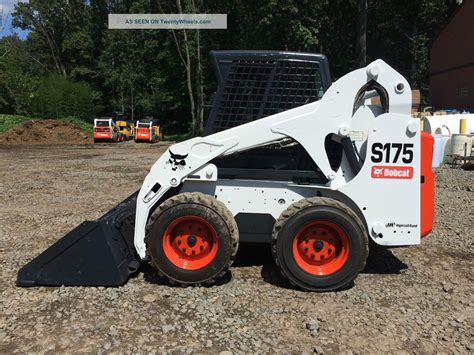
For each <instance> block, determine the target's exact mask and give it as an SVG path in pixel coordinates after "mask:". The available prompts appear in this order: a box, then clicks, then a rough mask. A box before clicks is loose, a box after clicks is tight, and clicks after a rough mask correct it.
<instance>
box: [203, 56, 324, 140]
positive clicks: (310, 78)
mask: <svg viewBox="0 0 474 355" xmlns="http://www.w3.org/2000/svg"><path fill="white" fill-rule="evenodd" d="M212 54H213V56H214V61H215V65H216V68H215V69H216V73H217V75H218V77H219V79H220V82H219V87H218V90H217V92H216V94H215V97H214V100H213V105H212V109H211V112H210V114H209V119H208V124H207V125H206V130H205V134H206V135H207V134H211V133H214V132H219V131H222V130H225V129H228V128H232V127H235V126H239V125H241V124H244V123H248V122H251V121H254V120H257V119H260V118H263V117H267V116H270V115H273V114H276V113H279V112H282V111H286V110H289V109H292V108H295V107H298V106H301V105H305V104H307V103H310V102H313V101H317V100H319V99H320V98H321V97H322V96H323V94H324V91H325V90H326V89H327V87H328V86H329V84H330V79H329V69H328V68H327V60H326V58H325V57H324V56H321V55H312V54H305V55H302V54H298V53H290V52H267V53H265V52H256V53H252V52H232V51H230V52H213V53H212Z"/></svg>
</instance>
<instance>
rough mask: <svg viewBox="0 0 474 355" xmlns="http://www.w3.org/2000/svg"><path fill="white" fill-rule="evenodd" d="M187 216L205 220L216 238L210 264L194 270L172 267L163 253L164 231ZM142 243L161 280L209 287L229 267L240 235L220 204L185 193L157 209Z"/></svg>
mask: <svg viewBox="0 0 474 355" xmlns="http://www.w3.org/2000/svg"><path fill="white" fill-rule="evenodd" d="M189 216H194V217H195V218H199V219H202V220H205V221H206V222H207V224H208V225H210V226H212V228H213V229H214V231H215V236H216V237H217V239H216V240H217V243H216V249H217V251H216V253H215V256H213V258H212V259H211V261H210V262H209V264H207V265H205V266H203V267H200V268H198V269H194V270H186V269H184V268H182V267H179V266H177V265H175V264H174V263H173V261H172V260H171V259H170V258H169V257H168V256H167V254H166V253H165V250H164V245H165V244H166V237H165V234H166V233H165V232H167V231H168V230H169V229H167V228H169V227H170V226H172V225H173V223H175V222H174V221H177V220H178V219H179V218H181V219H182V218H188V217H189ZM190 228H191V227H190ZM193 233H194V232H193ZM188 238H189V237H188ZM145 242H146V245H147V254H148V255H149V256H150V258H151V264H152V265H153V266H154V267H155V269H156V270H157V271H158V274H159V275H160V276H165V277H166V278H168V279H169V280H170V282H171V283H180V284H181V285H199V284H211V283H213V282H215V281H216V280H218V279H219V278H220V277H222V276H223V275H224V274H225V273H226V271H227V270H228V269H229V267H230V266H231V265H232V263H233V261H234V258H235V255H236V253H237V249H238V246H239V234H238V229H237V224H236V222H235V220H234V217H233V216H232V214H231V212H230V211H229V210H228V209H227V207H225V205H224V204H223V203H222V202H220V201H217V200H216V199H215V198H214V197H211V196H207V195H204V194H202V193H196V192H193V193H188V192H186V193H181V194H178V195H176V196H173V197H171V198H169V199H168V200H166V201H165V202H163V203H162V204H161V205H160V206H159V207H157V208H156V210H155V211H154V212H153V213H152V215H151V216H150V219H149V222H148V224H147V227H146V239H145ZM184 243H186V242H184ZM188 243H189V241H188ZM183 246H187V244H183ZM169 250H170V249H169V248H168V249H167V251H169Z"/></svg>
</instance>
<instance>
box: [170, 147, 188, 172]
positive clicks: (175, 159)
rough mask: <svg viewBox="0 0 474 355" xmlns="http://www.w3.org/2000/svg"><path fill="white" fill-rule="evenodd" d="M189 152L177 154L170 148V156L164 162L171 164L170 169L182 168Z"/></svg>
mask: <svg viewBox="0 0 474 355" xmlns="http://www.w3.org/2000/svg"><path fill="white" fill-rule="evenodd" d="M188 155H189V154H186V155H179V154H174V153H173V152H172V151H171V150H170V158H169V159H168V161H167V162H166V163H167V164H171V170H173V171H176V170H178V169H184V167H185V166H186V161H185V159H186V158H187V156H188Z"/></svg>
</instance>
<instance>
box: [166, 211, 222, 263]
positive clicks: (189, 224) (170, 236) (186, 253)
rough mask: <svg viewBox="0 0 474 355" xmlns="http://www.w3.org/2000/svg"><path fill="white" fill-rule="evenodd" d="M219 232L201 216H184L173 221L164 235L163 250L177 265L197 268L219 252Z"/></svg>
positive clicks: (208, 261)
mask: <svg viewBox="0 0 474 355" xmlns="http://www.w3.org/2000/svg"><path fill="white" fill-rule="evenodd" d="M217 247H218V243H217V233H216V230H215V229H214V227H213V226H212V225H211V224H210V223H209V222H207V221H206V220H204V219H203V218H201V217H197V216H183V217H179V218H177V219H175V220H174V221H173V222H171V223H170V224H169V225H168V227H166V230H165V232H164V235H163V251H164V253H165V255H166V257H167V258H168V260H169V261H171V262H172V263H173V264H174V265H175V266H177V267H179V268H181V269H185V270H197V269H200V268H203V267H205V266H206V265H209V263H210V262H211V261H212V260H213V259H214V257H215V256H216V253H217Z"/></svg>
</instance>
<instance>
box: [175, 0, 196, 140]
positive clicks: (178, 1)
mask: <svg viewBox="0 0 474 355" xmlns="http://www.w3.org/2000/svg"><path fill="white" fill-rule="evenodd" d="M176 6H177V7H178V12H179V13H180V14H182V13H183V8H182V7H181V0H176ZM183 36H184V53H185V55H186V82H187V85H188V95H189V104H190V105H191V124H192V136H193V137H194V136H195V135H196V133H197V132H196V105H195V103H194V93H193V82H192V78H191V57H190V55H189V41H188V34H187V33H186V30H183Z"/></svg>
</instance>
